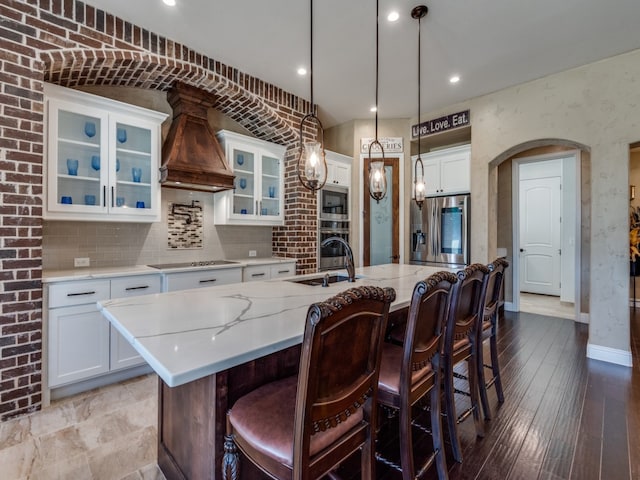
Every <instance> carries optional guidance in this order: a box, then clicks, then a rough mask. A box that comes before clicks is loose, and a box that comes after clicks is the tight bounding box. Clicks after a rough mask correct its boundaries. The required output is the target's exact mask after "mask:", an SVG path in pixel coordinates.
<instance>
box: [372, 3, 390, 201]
mask: <svg viewBox="0 0 640 480" xmlns="http://www.w3.org/2000/svg"><path fill="white" fill-rule="evenodd" d="M378 10H379V8H378V0H376V104H375V108H376V137H375V140H374V141H373V142H371V143H370V144H369V195H371V198H373V199H374V200H375V201H376V202H380V200H382V199H383V198H384V196H385V195H386V194H387V173H386V171H385V168H384V148H383V147H382V144H381V143H380V142H379V141H378ZM373 145H378V148H380V152H381V153H382V158H381V159H376V160H375V161H373V160H372V159H371V147H372V146H373Z"/></svg>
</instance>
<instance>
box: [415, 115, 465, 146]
mask: <svg viewBox="0 0 640 480" xmlns="http://www.w3.org/2000/svg"><path fill="white" fill-rule="evenodd" d="M469 123H470V115H469V110H465V111H463V112H458V113H452V114H450V115H445V116H444V117H440V118H435V119H433V120H427V121H426V122H422V123H420V124H418V125H412V126H411V138H412V139H413V138H418V135H421V136H423V137H424V136H425V135H432V134H434V133H442V132H445V131H447V130H452V129H454V128H459V127H464V126H465V125H469Z"/></svg>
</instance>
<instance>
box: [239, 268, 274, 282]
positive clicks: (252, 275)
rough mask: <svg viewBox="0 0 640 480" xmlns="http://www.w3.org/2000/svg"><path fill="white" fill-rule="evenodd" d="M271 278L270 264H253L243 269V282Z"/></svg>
mask: <svg viewBox="0 0 640 480" xmlns="http://www.w3.org/2000/svg"><path fill="white" fill-rule="evenodd" d="M270 278H271V268H270V267H269V265H253V266H251V267H244V268H243V269H242V281H243V282H256V281H259V280H269V279H270Z"/></svg>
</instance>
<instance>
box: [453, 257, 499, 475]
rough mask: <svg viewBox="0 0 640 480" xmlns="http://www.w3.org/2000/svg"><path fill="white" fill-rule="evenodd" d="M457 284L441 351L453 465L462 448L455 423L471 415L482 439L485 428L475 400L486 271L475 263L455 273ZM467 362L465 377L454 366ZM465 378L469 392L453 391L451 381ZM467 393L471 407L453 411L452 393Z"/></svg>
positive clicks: (476, 395)
mask: <svg viewBox="0 0 640 480" xmlns="http://www.w3.org/2000/svg"><path fill="white" fill-rule="evenodd" d="M456 275H457V276H458V283H457V284H456V285H455V287H454V289H455V292H454V295H453V300H452V304H451V308H450V310H449V318H448V319H447V324H446V327H445V339H444V350H443V355H442V363H443V369H444V371H443V383H444V405H445V408H444V413H445V415H446V417H447V429H448V432H449V440H450V442H451V448H452V451H453V457H454V459H455V460H456V462H462V448H461V446H460V440H459V439H458V428H457V425H458V423H461V422H463V421H464V420H465V419H466V418H468V417H469V416H470V415H473V420H474V424H475V429H476V435H477V436H479V437H484V427H483V425H482V422H481V421H480V404H479V401H478V369H477V365H476V363H477V360H478V353H477V349H478V343H479V338H480V337H479V335H480V332H479V328H480V325H481V322H482V317H483V312H484V298H485V292H486V288H487V280H488V278H489V269H488V268H487V267H486V266H485V265H482V264H479V263H474V264H473V265H470V266H468V267H467V268H465V269H464V270H461V271H459V272H457V273H456ZM463 361H466V362H467V375H466V376H464V375H460V374H458V373H457V372H454V369H453V367H454V366H455V365H457V364H459V363H460V362H463ZM454 376H455V377H456V378H462V379H466V380H467V381H468V383H469V391H468V392H463V391H461V390H457V389H455V388H454V383H453V379H454ZM456 393H458V394H461V393H464V394H467V395H469V397H470V399H471V405H470V407H469V408H467V409H466V410H465V411H464V412H461V413H460V414H458V413H457V412H456V405H455V394H456Z"/></svg>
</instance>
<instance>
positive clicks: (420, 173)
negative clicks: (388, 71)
mask: <svg viewBox="0 0 640 480" xmlns="http://www.w3.org/2000/svg"><path fill="white" fill-rule="evenodd" d="M428 11H429V9H428V8H427V6H426V5H418V6H417V7H414V8H413V10H411V16H412V17H413V18H417V19H418V158H416V163H415V164H414V165H413V199H414V201H415V202H416V205H417V206H418V208H419V209H420V210H422V202H424V197H425V193H426V185H425V181H424V164H423V163H422V158H420V154H421V153H422V151H421V150H422V149H421V145H420V139H421V137H422V130H421V128H420V20H421V19H422V17H424V16H425V15H426V14H427V12H428ZM418 168H419V170H418Z"/></svg>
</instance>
